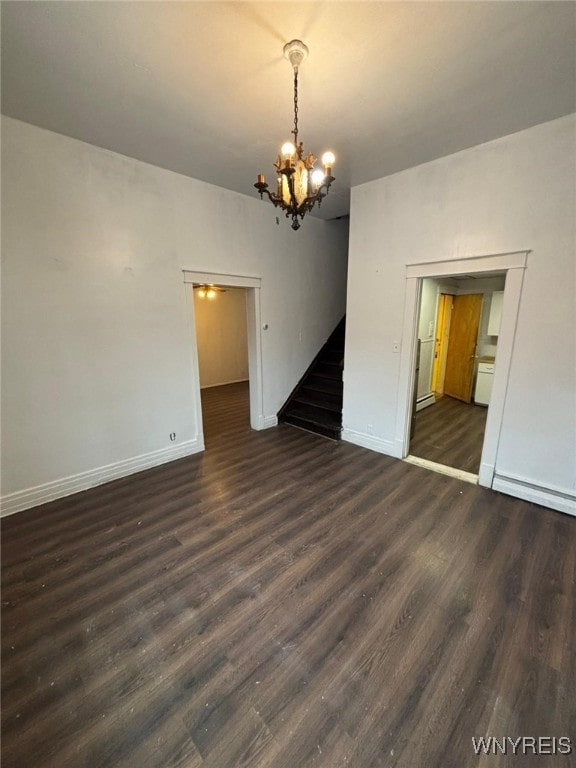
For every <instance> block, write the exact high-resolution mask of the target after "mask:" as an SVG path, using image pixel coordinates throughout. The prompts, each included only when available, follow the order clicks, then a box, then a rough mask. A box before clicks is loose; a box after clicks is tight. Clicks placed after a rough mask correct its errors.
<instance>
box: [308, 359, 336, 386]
mask: <svg viewBox="0 0 576 768" xmlns="http://www.w3.org/2000/svg"><path fill="white" fill-rule="evenodd" d="M310 373H311V374H312V375H314V374H315V375H317V376H322V377H324V378H326V379H334V380H335V381H342V366H340V365H334V364H332V363H325V362H318V363H317V364H316V365H315V366H314V368H313V369H312V371H311V372H310Z"/></svg>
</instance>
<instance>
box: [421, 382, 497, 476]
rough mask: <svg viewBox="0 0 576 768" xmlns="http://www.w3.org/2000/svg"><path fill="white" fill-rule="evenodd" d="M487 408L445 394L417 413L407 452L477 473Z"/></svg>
mask: <svg viewBox="0 0 576 768" xmlns="http://www.w3.org/2000/svg"><path fill="white" fill-rule="evenodd" d="M487 414H488V408H486V407H484V406H481V405H474V404H473V403H463V402H461V401H460V400H455V399H454V398H453V397H448V396H447V395H444V397H441V398H440V399H439V400H437V401H436V402H435V403H434V404H433V405H430V406H428V407H427V408H423V409H422V410H421V411H418V412H417V413H416V430H415V433H414V437H412V438H411V439H410V453H411V454H412V455H413V456H418V457H419V458H421V459H428V461H434V462H436V463H438V464H446V465H447V466H449V467H454V468H456V469H462V470H464V471H465V472H473V473H475V474H477V473H478V470H479V469H480V457H481V454H482V445H483V443H484V430H485V428H486V417H487Z"/></svg>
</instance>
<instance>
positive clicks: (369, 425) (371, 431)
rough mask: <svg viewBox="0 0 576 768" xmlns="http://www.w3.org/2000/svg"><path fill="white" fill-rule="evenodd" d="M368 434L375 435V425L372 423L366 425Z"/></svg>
mask: <svg viewBox="0 0 576 768" xmlns="http://www.w3.org/2000/svg"><path fill="white" fill-rule="evenodd" d="M366 434H368V435H373V434H374V427H373V426H372V424H367V425H366Z"/></svg>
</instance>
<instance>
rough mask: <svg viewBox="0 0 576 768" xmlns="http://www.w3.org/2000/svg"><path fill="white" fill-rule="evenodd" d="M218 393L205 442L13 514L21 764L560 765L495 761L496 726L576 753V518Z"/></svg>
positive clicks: (6, 612)
mask: <svg viewBox="0 0 576 768" xmlns="http://www.w3.org/2000/svg"><path fill="white" fill-rule="evenodd" d="M202 401H203V418H204V428H205V439H206V447H207V448H206V451H205V453H203V454H199V455H195V456H190V457H188V458H185V459H180V460H178V461H175V462H172V463H171V464H168V465H165V466H162V467H157V468H154V469H151V470H147V471H145V472H142V473H139V474H138V475H134V476H132V477H128V478H122V479H120V480H118V481H115V482H113V483H109V484H107V485H105V486H101V487H99V488H95V489H93V490H90V491H86V492H84V493H80V494H76V495H75V496H71V497H68V498H65V499H61V500H59V501H56V502H53V503H51V504H47V505H44V506H42V507H38V508H36V509H33V510H29V511H27V512H22V513H19V514H18V515H14V516H12V517H9V518H6V519H4V520H3V521H2V528H3V536H2V555H3V557H2V584H3V595H2V598H3V599H2V619H3V622H2V691H3V708H2V764H3V766H6V768H22V766H30V765H38V766H42V768H53V767H54V768H56V766H58V767H59V768H61V766H66V767H67V768H68V766H70V768H84V766H86V768H88V766H90V768H94V767H95V766H102V767H104V766H106V768H109V766H120V767H122V768H131V767H132V766H134V768H312V766H314V768H337V767H338V766H353V768H372V767H373V766H374V767H375V766H386V768H435V767H436V766H437V768H449V767H450V766H454V768H468V767H470V768H476V766H483V767H486V766H498V767H500V766H507V765H516V764H521V765H523V766H524V765H531V764H535V765H536V764H537V765H544V764H545V763H544V762H542V760H544V759H545V758H542V757H541V758H540V762H538V760H537V759H536V758H534V759H533V758H530V757H528V758H524V760H525V762H521V763H518V761H516V762H514V758H510V756H508V755H499V756H493V755H491V756H484V757H482V756H476V755H475V754H474V752H473V749H472V736H482V735H490V734H492V735H494V736H496V737H500V738H501V737H502V736H503V735H510V736H511V737H517V736H519V735H527V736H530V735H533V736H539V735H542V736H549V735H554V736H557V737H560V736H569V737H571V738H572V739H573V742H574V744H575V747H576V734H575V733H574V728H575V722H576V703H575V697H574V695H573V691H574V689H575V687H576V660H575V659H576V639H575V638H576V631H575V630H576V587H575V577H576V520H574V519H572V518H569V517H567V516H563V515H561V514H559V513H556V512H552V511H551V510H547V509H544V508H541V507H537V506H535V505H532V504H528V503H524V502H521V501H519V500H517V499H512V498H510V497H506V496H503V495H501V494H496V493H493V492H491V491H488V490H486V489H482V488H478V487H476V486H473V485H470V484H468V483H461V482H459V481H457V480H455V479H453V478H449V477H446V476H443V475H438V474H435V473H432V472H428V471H426V470H424V469H421V468H419V467H416V466H413V465H410V464H407V463H404V462H400V461H397V460H395V459H392V458H389V457H386V456H381V455H379V454H376V453H373V452H371V451H368V450H366V449H363V448H359V447H357V446H353V445H350V444H347V443H338V442H332V441H329V440H325V439H323V438H321V437H318V436H316V435H312V434H309V433H306V432H303V431H301V430H298V429H295V428H293V427H290V426H289V425H280V426H279V427H277V428H274V429H270V430H265V431H262V432H254V431H252V430H251V429H250V425H249V413H248V390H247V385H246V384H245V383H240V384H234V385H227V386H225V387H218V388H213V389H209V390H204V391H203V392H202ZM433 407H436V406H433ZM428 410H432V409H428ZM423 413H424V412H423ZM419 416H420V414H419ZM452 431H453V430H451V429H448V428H446V425H444V427H443V434H444V435H448V437H449V438H450V439H451V440H452V438H453V435H452ZM453 448H454V455H456V453H458V451H460V449H461V446H460V447H458V450H457V446H456V445H455V444H454V445H453ZM460 452H461V455H462V456H464V459H465V460H468V459H469V456H468V458H466V455H467V454H469V453H470V451H469V449H468V448H465V449H464V450H463V451H460ZM573 758H574V755H570V756H556V757H554V758H553V759H554V763H553V765H554V766H556V765H557V766H558V767H559V768H567V767H568V766H569V765H573V762H571V761H573Z"/></svg>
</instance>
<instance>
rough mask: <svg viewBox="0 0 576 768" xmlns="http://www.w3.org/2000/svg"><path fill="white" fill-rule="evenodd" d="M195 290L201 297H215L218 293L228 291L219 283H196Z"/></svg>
mask: <svg viewBox="0 0 576 768" xmlns="http://www.w3.org/2000/svg"><path fill="white" fill-rule="evenodd" d="M194 290H195V291H196V295H197V296H198V298H199V299H215V298H216V296H217V295H218V293H226V289H225V288H219V287H218V286H217V285H195V286H194Z"/></svg>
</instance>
